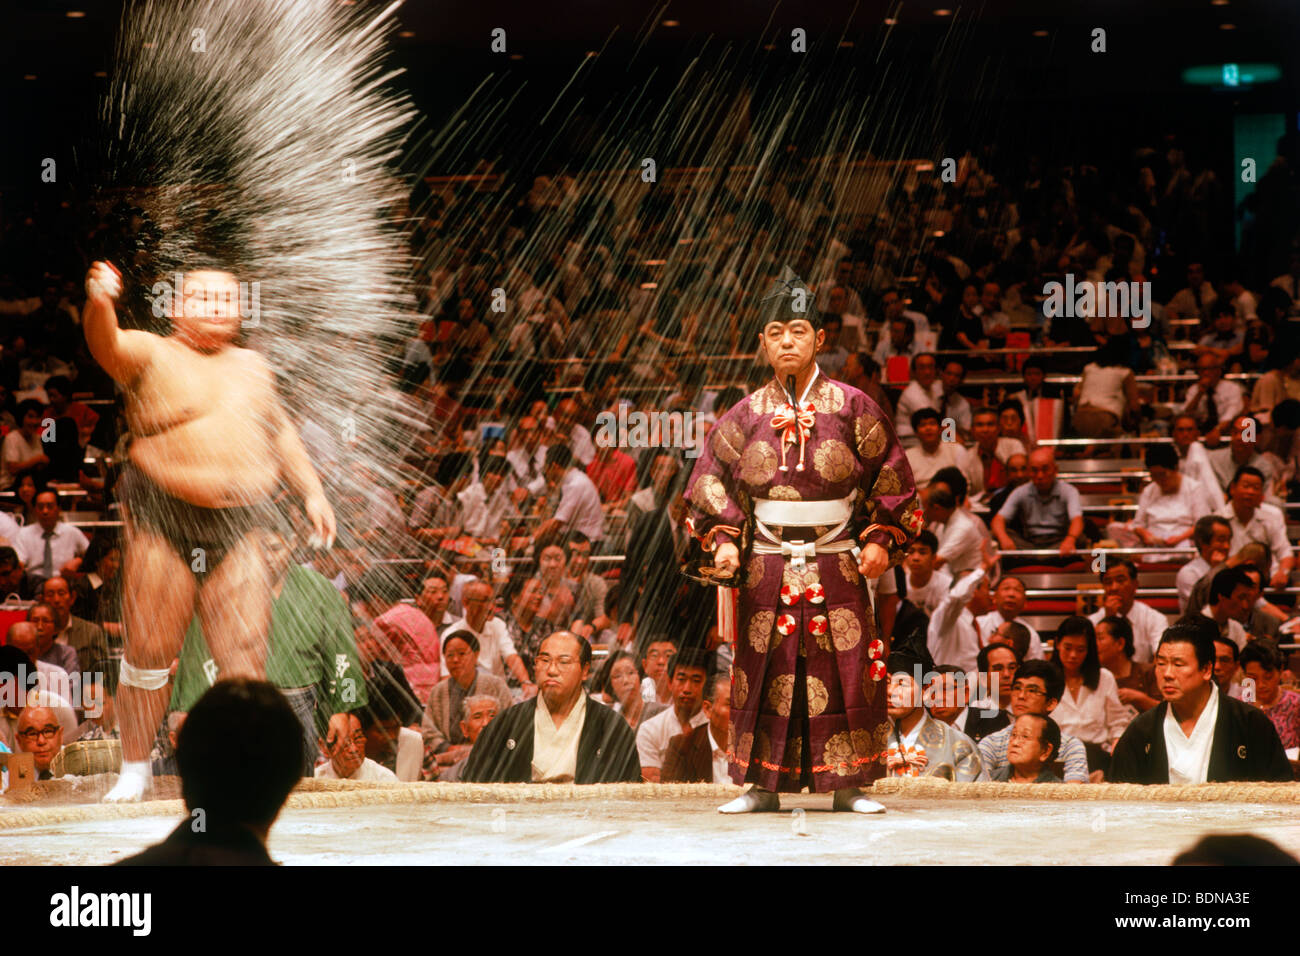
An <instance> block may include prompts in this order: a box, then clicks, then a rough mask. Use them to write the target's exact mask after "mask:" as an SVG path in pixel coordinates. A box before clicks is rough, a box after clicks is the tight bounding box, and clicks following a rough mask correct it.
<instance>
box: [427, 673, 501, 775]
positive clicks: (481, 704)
mask: <svg viewBox="0 0 1300 956" xmlns="http://www.w3.org/2000/svg"><path fill="white" fill-rule="evenodd" d="M500 712H501V704H500V702H499V701H498V700H497V699H496V698H495V697H489V696H487V695H485V694H479V695H477V696H475V697H466V698H465V701H464V703H462V704H461V708H460V732H461V736H463V737H464V738H465V745H466V746H468V748H469V750H472V749H473V747H474V744H475V743H476V742H477V741H478V738H479V734H481V733H482V732H483V728H484V727H486V726H487V725H488V724H490V723H492V721H493V720H495V719H496V716H497V714H499V713H500ZM469 750H466V751H465V756H463V757H461V758H460V759H459V760H458V761H456V762H455V763H454V764H452V765H451V766H449V767H447V768H446V769H445V770H440V771H439V772H438V777H437V779H438V782H439V783H456V782H457V781H459V780H460V775H461V774H462V773H464V772H465V764H466V763H468V762H469Z"/></svg>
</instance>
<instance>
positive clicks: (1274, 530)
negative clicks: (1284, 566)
mask: <svg viewBox="0 0 1300 956" xmlns="http://www.w3.org/2000/svg"><path fill="white" fill-rule="evenodd" d="M1219 514H1220V515H1222V516H1223V517H1224V518H1227V519H1228V524H1229V525H1231V526H1232V553H1233V554H1236V553H1237V552H1238V551H1240V550H1241V549H1242V548H1244V547H1245V546H1246V545H1248V544H1250V542H1252V541H1258V542H1259V543H1260V544H1262V545H1264V546H1266V547H1267V548H1268V550H1269V552H1270V553H1271V554H1272V555H1273V564H1272V567H1271V569H1270V570H1269V575H1270V576H1272V575H1274V574H1276V573H1277V569H1278V562H1279V561H1283V560H1285V559H1286V558H1289V557H1290V556H1291V542H1290V540H1288V538H1287V536H1286V518H1285V517H1284V516H1283V514H1282V509H1281V508H1279V507H1277V506H1276V505H1271V504H1269V503H1268V502H1267V501H1265V502H1262V503H1261V504H1260V506H1259V507H1258V508H1256V509H1255V513H1254V514H1253V515H1251V517H1250V521H1249V522H1248V523H1247V524H1242V523H1241V519H1240V518H1238V517H1237V513H1236V511H1234V510H1233V507H1232V504H1231V503H1229V504H1226V505H1224V506H1223V507H1222V508H1220V509H1219Z"/></svg>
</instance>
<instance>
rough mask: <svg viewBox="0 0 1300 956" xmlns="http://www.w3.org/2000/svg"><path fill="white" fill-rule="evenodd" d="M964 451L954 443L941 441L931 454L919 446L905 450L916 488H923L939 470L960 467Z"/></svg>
mask: <svg viewBox="0 0 1300 956" xmlns="http://www.w3.org/2000/svg"><path fill="white" fill-rule="evenodd" d="M964 451H965V449H963V448H962V447H961V445H959V444H957V443H956V442H955V441H941V442H939V447H938V448H936V449H935V450H934V452H933V453H931V452H928V451H926V450H925V449H924V448H922V447H921V446H920V445H914V446H913V447H911V448H909V449H907V463H908V464H909V465H911V466H912V478H913V479H914V480H915V481H916V487H917V488H924V487H925V486H926V485H928V484H929V483H930V479H931V478H933V477H934V473H935V472H936V471H938V470H939V469H940V468H948V467H950V466H952V467H960V466H961V462H962V460H963V458H964V457H965V456H964Z"/></svg>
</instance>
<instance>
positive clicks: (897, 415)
mask: <svg viewBox="0 0 1300 956" xmlns="http://www.w3.org/2000/svg"><path fill="white" fill-rule="evenodd" d="M942 404H943V382H941V381H939V379H937V378H936V379H935V380H934V381H933V382H932V383H931V384H930V387H929V388H928V389H925V388H922V387H921V386H920V385H919V384H917V383H916V382H914V381H913V382H908V383H907V388H905V389H903V394H902V395H900V396H898V405H897V406H896V407H895V408H894V430H895V431H897V432H898V437H899V440H901V441H902V442H903V446H904V447H905V448H911V447H912V446H913V445H916V444H918V443H919V442H918V440H917V437H916V432H914V431H912V413H913V412H915V411H918V410H920V409H922V408H933V409H934V410H935V411H938V410H939V408H940V406H941V405H942Z"/></svg>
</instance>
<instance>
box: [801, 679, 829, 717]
mask: <svg viewBox="0 0 1300 956" xmlns="http://www.w3.org/2000/svg"><path fill="white" fill-rule="evenodd" d="M807 681H808V716H809V717H816V716H818V715H819V714H820V713H821V712H822V711H824V710H825V709H826V705H827V704H828V703H829V702H830V699H831V698H830V694H828V693H827V692H826V685H825V684H823V683H822V682H821V681H820V680H818V679H817V678H816V677H813V676H811V675H809V676H808V678H807Z"/></svg>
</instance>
